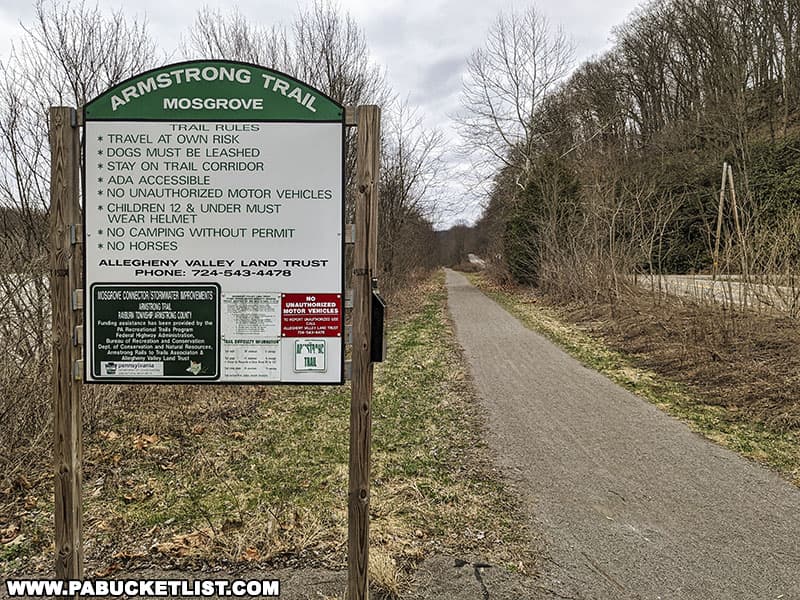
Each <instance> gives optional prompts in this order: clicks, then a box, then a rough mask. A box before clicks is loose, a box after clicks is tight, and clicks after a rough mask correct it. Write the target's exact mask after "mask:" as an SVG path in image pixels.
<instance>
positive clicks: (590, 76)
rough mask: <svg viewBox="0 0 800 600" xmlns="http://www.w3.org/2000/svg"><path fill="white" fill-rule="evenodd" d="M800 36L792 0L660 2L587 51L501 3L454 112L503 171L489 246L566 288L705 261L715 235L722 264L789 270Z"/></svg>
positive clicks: (796, 232) (734, 269) (535, 17)
mask: <svg viewBox="0 0 800 600" xmlns="http://www.w3.org/2000/svg"><path fill="white" fill-rule="evenodd" d="M798 36H800V2H798V0H668V1H662V2H651V3H649V4H645V5H643V6H641V7H640V8H639V9H637V10H636V11H635V12H634V13H633V14H631V15H630V16H629V18H628V19H627V20H626V21H625V22H624V23H623V24H621V25H619V26H618V27H617V28H616V29H615V30H614V34H613V47H612V48H611V49H610V50H609V51H608V52H606V53H605V54H603V55H601V56H598V57H595V58H593V59H591V60H588V61H586V62H584V63H583V64H581V65H579V66H577V68H575V67H574V62H573V50H572V46H571V44H570V42H569V38H568V37H567V36H566V35H565V34H564V33H563V32H562V31H560V30H557V29H554V28H553V27H552V26H551V25H550V24H549V23H548V21H547V19H546V18H545V17H544V16H543V15H542V14H541V13H539V12H538V11H537V10H536V9H535V8H529V9H528V10H526V11H522V12H519V11H512V12H510V13H504V14H501V15H500V16H499V17H498V19H497V20H496V21H495V22H494V23H493V24H492V25H491V27H490V29H489V32H488V35H487V40H486V42H485V44H484V45H483V47H481V48H480V49H479V50H477V51H476V52H475V53H474V54H473V55H472V57H471V58H470V61H469V74H468V77H467V79H466V81H465V86H464V91H463V94H462V104H463V110H462V112H461V116H460V123H461V130H462V134H463V138H464V140H465V144H466V145H467V147H468V148H469V149H470V151H471V156H472V158H473V160H474V161H475V162H476V164H477V165H480V166H484V167H485V168H484V170H483V174H484V176H485V177H487V178H488V179H489V180H490V181H491V186H490V189H489V190H488V193H487V197H488V201H487V205H486V208H485V211H484V214H483V216H482V218H481V220H480V221H479V223H478V224H477V226H476V228H477V232H476V234H475V238H476V240H477V241H478V242H479V243H482V244H483V246H482V247H481V248H480V251H481V252H482V253H483V254H485V255H487V256H490V257H494V258H495V259H496V260H495V264H496V265H500V267H502V269H503V270H504V272H505V273H506V274H507V275H508V276H509V277H512V278H514V279H516V280H519V281H528V282H536V283H538V284H540V285H542V286H543V287H545V288H548V289H551V290H552V291H557V292H559V293H564V294H566V295H568V296H582V295H583V296H585V295H587V294H589V295H591V294H597V293H601V294H608V295H609V296H610V297H614V296H616V295H618V294H619V293H620V290H621V289H622V288H624V287H625V286H626V285H627V282H628V280H629V275H631V274H635V273H646V274H659V273H666V272H671V273H686V272H706V271H707V272H710V271H711V270H712V269H713V268H714V265H713V261H714V248H715V247H716V246H717V245H719V246H720V247H721V250H720V251H719V252H720V254H721V258H720V261H721V265H720V269H721V270H724V271H728V272H730V273H734V274H736V275H737V276H741V277H746V278H748V279H749V278H758V277H761V278H764V279H768V280H769V281H781V282H783V283H786V282H787V281H790V282H792V285H793V282H794V280H795V278H796V276H797V274H798V264H800V261H798V259H799V258H800V256H798V248H800V246H798V242H800V237H799V236H800V202H798V198H800V178H798V168H797V167H796V164H797V163H798V161H797V158H798V153H800V150H798V148H800V145H798V141H800V132H799V131H798V118H797V117H798V108H799V105H798V103H800V86H798V84H800V81H799V78H800V70H799V69H800V53H798V51H797V50H798V43H799V42H800V39H798ZM724 162H727V163H728V164H730V165H732V169H731V180H732V182H733V183H732V184H731V181H729V180H727V179H726V180H722V179H721V173H722V165H723V163H724ZM723 184H724V186H723ZM721 187H724V189H725V193H724V194H723V201H722V202H720V194H721ZM734 195H735V198H736V201H737V203H736V205H735V206H734V205H733V203H732V196H734ZM720 207H721V208H720ZM720 210H721V212H720ZM720 216H721V218H720ZM718 228H719V234H718V233H717V231H718ZM480 240H483V242H480Z"/></svg>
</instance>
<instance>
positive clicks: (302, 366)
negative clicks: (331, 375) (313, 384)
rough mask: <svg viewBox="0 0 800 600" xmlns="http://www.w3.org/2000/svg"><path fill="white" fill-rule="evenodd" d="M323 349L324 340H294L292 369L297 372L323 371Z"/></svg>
mask: <svg viewBox="0 0 800 600" xmlns="http://www.w3.org/2000/svg"><path fill="white" fill-rule="evenodd" d="M325 350H326V348H325V340H295V342H294V370H295V371H296V372H298V373H299V372H303V371H324V370H325V369H326V367H325Z"/></svg>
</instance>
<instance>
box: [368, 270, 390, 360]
mask: <svg viewBox="0 0 800 600" xmlns="http://www.w3.org/2000/svg"><path fill="white" fill-rule="evenodd" d="M385 322H386V301H385V300H384V299H383V298H382V297H381V295H380V293H379V292H378V280H377V279H373V280H372V339H371V341H370V357H369V359H370V362H374V363H376V362H383V359H384V357H385V356H386V336H385V335H384V324H385Z"/></svg>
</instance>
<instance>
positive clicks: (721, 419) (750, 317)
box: [472, 276, 800, 485]
mask: <svg viewBox="0 0 800 600" xmlns="http://www.w3.org/2000/svg"><path fill="white" fill-rule="evenodd" d="M472 279H473V281H474V282H475V283H476V284H477V285H479V286H480V287H481V288H482V289H483V290H484V291H486V292H487V293H488V294H490V295H491V296H493V297H494V298H495V299H497V300H498V301H499V302H501V303H502V304H503V305H504V306H506V307H507V308H508V309H509V310H510V311H511V312H512V313H513V314H515V315H516V316H518V317H519V318H520V319H521V320H523V322H525V323H526V324H527V325H528V326H530V327H531V328H533V329H536V330H537V331H540V332H541V333H543V334H545V335H547V336H548V337H550V338H551V339H553V340H554V341H555V342H556V343H558V344H559V345H561V346H562V347H564V348H565V349H566V350H567V351H568V352H570V353H571V354H573V355H574V356H576V357H577V358H578V359H579V360H581V361H582V362H584V363H585V364H586V365H588V366H590V367H591V368H594V369H596V370H598V371H600V372H602V373H604V374H605V375H607V376H608V377H609V378H610V379H612V380H614V381H616V382H617V383H619V384H621V385H623V386H624V387H626V388H628V389H630V390H631V391H633V392H634V393H636V394H638V395H640V396H642V397H644V398H646V399H648V400H650V401H651V402H653V403H655V404H657V405H658V406H659V407H660V408H662V409H663V410H666V411H668V412H670V413H671V414H673V415H675V416H678V417H680V418H682V419H684V420H686V421H687V422H688V423H689V424H690V426H692V427H693V428H694V429H695V430H696V431H698V432H700V433H702V434H703V435H705V436H706V437H708V438H709V439H712V440H714V441H715V442H717V443H720V444H722V445H725V446H727V447H729V448H731V449H733V450H735V451H737V452H739V453H741V454H743V455H744V456H747V457H749V458H751V459H753V460H756V461H759V462H761V463H764V464H766V465H769V466H770V467H772V468H774V469H776V470H778V471H779V472H781V473H782V474H784V475H785V476H786V477H787V478H788V479H790V480H792V481H794V483H795V484H797V485H800V397H799V396H798V394H797V391H798V389H800V352H798V348H800V329H799V328H798V326H797V322H796V321H795V320H792V319H790V318H788V317H783V318H782V317H770V316H764V315H758V314H754V313H750V312H731V311H729V310H726V309H723V308H722V307H718V306H713V305H712V306H709V305H699V304H695V303H693V302H691V301H688V300H685V299H679V298H667V299H662V300H661V301H660V302H659V303H658V304H654V302H653V299H652V298H651V297H649V296H647V295H646V294H644V293H642V294H640V295H634V294H632V295H629V296H627V297H626V300H625V302H617V303H615V304H609V303H602V302H597V303H594V304H591V305H589V304H572V305H569V306H566V307H565V306H563V305H559V304H558V303H557V302H555V301H552V300H551V299H548V298H547V297H545V296H542V295H541V294H539V293H537V292H536V291H535V290H532V289H529V288H519V287H514V286H509V285H506V286H499V285H496V284H493V283H492V282H490V281H489V280H488V279H486V278H482V277H476V276H473V278H472Z"/></svg>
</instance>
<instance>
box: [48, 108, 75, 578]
mask: <svg viewBox="0 0 800 600" xmlns="http://www.w3.org/2000/svg"><path fill="white" fill-rule="evenodd" d="M50 152H51V171H50V298H51V299H50V302H51V307H52V319H53V331H52V336H53V373H52V386H53V412H54V421H53V430H54V434H55V446H54V459H55V463H54V467H55V538H56V539H55V544H56V547H55V551H56V552H55V571H56V577H57V578H59V579H82V578H83V540H82V528H83V523H82V520H83V515H82V512H83V510H82V502H81V478H82V467H81V462H82V453H83V449H82V445H83V440H82V428H81V384H80V380H79V379H78V378H77V377H76V374H75V371H74V369H75V362H76V360H78V358H79V351H78V346H77V343H76V342H77V338H76V337H75V331H76V327H77V325H78V324H79V323H80V317H79V312H78V311H76V310H74V308H75V307H74V306H73V291H74V290H76V289H78V288H79V287H80V284H81V279H82V264H81V261H82V251H81V246H80V243H81V242H79V240H78V238H79V237H80V236H78V235H77V229H76V228H74V226H75V225H76V224H77V223H78V222H79V220H80V219H79V216H80V204H79V198H78V195H79V189H80V188H79V186H80V184H79V182H80V161H79V156H80V133H79V129H78V115H77V111H76V110H75V109H74V108H69V107H64V106H57V107H51V108H50Z"/></svg>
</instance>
